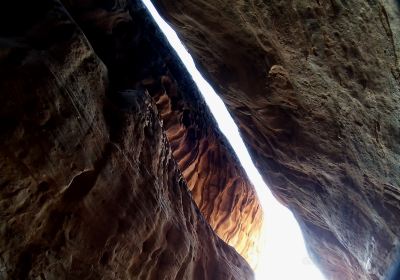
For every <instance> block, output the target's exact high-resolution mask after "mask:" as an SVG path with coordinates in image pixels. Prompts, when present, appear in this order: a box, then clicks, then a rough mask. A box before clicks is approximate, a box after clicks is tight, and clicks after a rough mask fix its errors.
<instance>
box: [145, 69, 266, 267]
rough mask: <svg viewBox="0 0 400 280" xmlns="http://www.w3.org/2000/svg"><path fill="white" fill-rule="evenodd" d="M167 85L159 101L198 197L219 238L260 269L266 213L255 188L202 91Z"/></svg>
mask: <svg viewBox="0 0 400 280" xmlns="http://www.w3.org/2000/svg"><path fill="white" fill-rule="evenodd" d="M162 84H163V86H162V88H161V90H157V91H156V92H155V94H154V95H153V98H154V99H155V100H156V101H157V107H158V108H159V112H160V114H161V117H162V119H163V123H164V128H165V130H166V134H167V137H168V140H169V142H170V144H171V148H172V151H173V155H174V158H175V160H177V162H178V164H179V168H180V170H181V171H182V174H183V176H184V177H185V179H186V180H187V183H188V187H189V188H190V190H191V192H192V196H193V199H194V200H195V202H196V204H197V206H198V207H199V208H200V211H201V213H202V214H203V216H204V217H205V219H206V220H207V221H208V222H209V224H210V225H211V226H212V228H213V229H214V231H215V232H216V233H217V234H218V236H220V237H221V238H222V240H224V241H225V242H227V243H228V244H229V245H231V246H233V247H234V248H235V249H236V250H237V251H238V252H239V253H240V254H241V255H242V256H243V257H244V258H245V259H246V260H247V261H248V262H250V264H251V265H253V266H254V265H256V263H257V257H258V255H259V252H258V250H259V246H258V245H259V234H260V230H261V225H262V209H261V207H260V205H259V202H258V199H257V197H256V194H255V191H254V189H253V187H252V185H251V184H250V183H249V181H248V180H247V176H246V174H245V173H244V172H243V170H242V168H241V166H240V165H239V163H238V160H237V159H236V158H235V157H234V156H233V155H234V152H233V151H231V149H230V147H229V144H227V143H226V140H225V138H223V137H221V136H220V132H218V131H217V124H215V123H214V121H213V120H212V119H211V118H210V113H209V112H208V110H204V109H205V107H204V106H205V105H204V104H203V101H202V100H201V99H200V98H199V95H198V94H197V92H196V91H195V93H196V94H188V93H190V92H193V91H191V90H186V89H183V90H181V91H178V86H177V84H176V82H175V81H172V80H171V78H169V77H166V76H165V77H163V78H162ZM148 87H149V86H148ZM149 88H150V90H151V89H152V87H149ZM210 124H211V125H210Z"/></svg>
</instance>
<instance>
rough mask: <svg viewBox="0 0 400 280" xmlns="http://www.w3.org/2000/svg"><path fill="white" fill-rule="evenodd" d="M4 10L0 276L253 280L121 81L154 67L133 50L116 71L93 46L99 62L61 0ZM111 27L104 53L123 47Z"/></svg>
mask: <svg viewBox="0 0 400 280" xmlns="http://www.w3.org/2000/svg"><path fill="white" fill-rule="evenodd" d="M3 4H4V5H3ZM3 4H2V5H3V6H2V9H1V12H0V23H1V24H0V37H1V40H0V47H1V49H0V76H1V78H0V92H1V95H0V102H1V104H2V110H1V112H0V131H1V133H0V145H1V147H0V186H1V188H0V213H1V223H0V224H1V227H0V228H1V230H0V248H1V255H0V278H2V279H39V278H40V279H252V278H253V273H252V271H251V269H250V267H249V266H248V264H247V263H246V261H245V260H244V259H243V258H242V257H241V256H240V255H239V254H238V253H237V252H236V251H235V250H234V249H233V248H232V247H230V246H228V245H227V244H226V243H225V242H223V241H222V240H221V239H219V238H218V237H217V236H216V234H215V233H214V231H213V230H212V228H211V227H210V226H209V224H208V222H207V221H206V220H205V219H204V218H203V216H202V215H201V213H200V211H199V210H198V208H197V207H196V205H195V202H194V201H193V199H192V196H191V194H190V191H189V189H188V187H187V184H186V181H185V179H184V178H183V176H182V175H181V172H180V170H179V167H178V165H177V164H176V162H175V160H174V158H173V155H172V152H171V150H170V145H169V142H168V140H167V138H166V136H165V134H164V130H163V127H162V123H161V122H160V121H159V115H158V112H157V109H156V106H155V104H153V101H152V99H151V97H150V96H149V95H148V93H147V91H145V90H144V89H142V88H136V89H135V88H134V87H133V86H132V85H131V84H130V83H132V82H133V83H134V82H135V81H140V78H141V75H142V76H144V75H147V74H146V73H150V72H151V71H153V72H154V71H155V69H157V67H153V66H152V65H153V64H156V62H155V61H152V60H151V59H150V60H149V61H146V59H149V56H147V55H146V53H145V52H143V53H142V54H140V53H133V54H131V57H130V59H131V60H130V61H129V63H132V62H136V64H134V65H133V71H131V72H124V71H125V70H127V71H128V70H130V69H132V66H130V65H124V64H123V63H120V61H124V58H123V57H122V56H123V55H124V53H122V52H116V53H112V54H108V55H109V56H107V55H106V54H105V53H101V51H102V50H101V49H100V50H99V51H100V54H101V55H102V58H104V62H105V63H103V61H102V60H101V59H100V58H99V56H98V55H97V53H96V52H95V50H94V49H93V48H92V45H91V44H90V43H89V41H88V39H89V40H90V39H94V40H96V39H99V38H101V37H94V36H93V37H92V38H91V37H90V36H86V34H85V33H84V32H83V31H82V30H84V29H85V28H84V27H83V28H82V29H81V28H80V26H78V25H77V23H76V21H74V20H73V19H72V18H71V14H74V12H76V11H74V10H73V5H72V3H71V2H68V3H67V1H66V3H65V6H63V5H62V4H61V3H60V2H58V1H52V0H45V1H39V2H33V1H11V2H8V3H3ZM81 4H82V5H83V6H84V5H88V6H86V7H80V8H81V9H85V8H88V7H89V5H90V4H93V2H92V3H90V2H89V1H81ZM115 5H117V4H115ZM106 6H107V5H106ZM65 7H67V8H68V9H71V10H70V12H71V14H70V13H68V12H67V10H66V9H65ZM113 8H114V7H113ZM117 8H118V7H117ZM120 8H123V6H121V7H120ZM102 12H103V13H106V10H104V9H103V10H102V9H100V10H97V13H92V14H91V15H92V16H97V15H99V14H101V13H102ZM86 15H87V16H88V14H86ZM113 15H114V16H115V17H114V19H115V21H116V22H118V21H120V22H127V21H125V19H126V18H128V19H129V17H130V16H129V11H128V9H126V10H125V11H124V10H122V11H120V12H118V13H115V14H113ZM88 18H90V17H89V16H88ZM99 18H100V19H101V17H99ZM99 22H100V23H103V24H104V25H103V27H107V26H112V24H111V25H110V21H103V22H101V21H99ZM128 22H129V21H128ZM124 26H126V25H124ZM130 26H131V27H135V26H136V25H135V24H134V23H132V22H131V25H130ZM136 27H137V26H136ZM111 30H112V31H113V32H115V33H113V32H111V33H108V35H109V37H107V38H108V39H110V40H109V41H103V42H104V43H110V45H107V46H104V49H103V50H104V51H105V50H107V48H114V49H116V50H118V47H119V45H118V44H120V43H123V42H122V41H119V40H113V38H115V37H113V36H114V35H115V34H116V33H117V32H119V31H120V30H121V29H115V30H113V29H111ZM93 32H96V30H93ZM99 34H103V30H99ZM126 39H127V42H128V41H130V40H132V39H131V38H126ZM143 43H144V44H146V42H143ZM94 44H95V42H94ZM140 58H142V60H140ZM150 58H151V57H150ZM118 59H120V60H118ZM125 59H126V57H125ZM135 59H136V60H135ZM124 66H126V68H123V67H124ZM146 66H147V67H148V69H147V68H146ZM118 67H122V68H118ZM117 69H119V71H121V72H120V73H125V75H119V74H118V72H117ZM146 71H147V72H146ZM129 75H131V76H130V78H131V79H129ZM124 88H128V89H129V90H122V89H124Z"/></svg>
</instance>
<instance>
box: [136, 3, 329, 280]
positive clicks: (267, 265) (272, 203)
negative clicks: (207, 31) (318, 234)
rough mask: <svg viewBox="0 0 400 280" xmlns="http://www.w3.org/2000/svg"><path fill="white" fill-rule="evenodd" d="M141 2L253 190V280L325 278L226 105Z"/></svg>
mask: <svg viewBox="0 0 400 280" xmlns="http://www.w3.org/2000/svg"><path fill="white" fill-rule="evenodd" d="M142 1H143V3H144V4H145V6H146V7H147V9H148V11H149V12H150V14H151V15H152V17H153V19H154V20H155V22H156V23H157V25H158V26H159V28H160V29H161V31H162V32H163V33H164V35H165V36H166V38H167V40H168V42H169V43H170V44H171V46H172V47H173V48H174V49H175V51H176V52H177V54H178V56H179V58H180V59H181V61H182V63H183V64H184V65H185V67H186V68H187V70H188V72H189V73H190V74H191V76H192V78H193V81H194V82H195V84H196V85H197V87H198V89H199V91H200V93H201V94H202V96H203V98H204V100H205V102H206V104H207V105H208V107H209V109H210V111H211V113H212V114H213V116H214V118H215V120H216V122H217V124H218V126H219V129H220V131H221V132H222V133H223V134H224V135H225V137H226V138H227V140H228V142H229V143H230V145H231V146H232V148H233V150H234V151H235V153H236V155H237V157H238V159H239V161H240V163H241V165H242V167H243V169H244V170H245V172H246V174H247V176H248V178H249V180H250V181H251V183H252V184H253V186H254V188H255V190H256V193H257V196H258V199H259V201H260V204H261V206H262V209H263V212H264V223H263V229H262V232H261V240H260V245H259V246H260V247H261V248H260V252H261V253H260V255H259V256H258V265H257V267H255V268H254V271H255V276H256V279H258V280H260V279H271V280H289V279H309V280H319V279H321V280H322V279H325V278H324V277H323V276H322V274H321V272H320V271H319V270H318V268H317V267H316V266H315V265H314V263H313V262H312V261H311V259H310V258H309V256H308V252H307V249H306V246H305V244H304V239H303V236H302V233H301V230H300V227H299V225H298V223H297V221H296V219H295V218H294V216H293V214H292V213H291V212H290V210H289V209H287V208H286V207H284V206H283V205H281V204H280V203H279V202H278V201H277V200H276V199H275V197H274V196H273V195H272V193H271V191H270V190H269V187H268V186H267V185H266V184H265V182H264V180H263V179H262V177H261V175H260V173H259V172H258V170H257V169H256V167H255V166H254V163H253V161H252V159H251V157H250V154H249V152H248V151H247V148H246V146H245V144H244V142H243V140H242V138H241V136H240V133H239V130H238V127H237V125H236V123H235V122H234V121H233V119H232V117H231V115H230V113H229V112H228V110H227V108H226V107H225V104H224V103H223V101H222V100H221V98H220V97H219V96H218V95H217V93H216V92H215V91H214V89H213V88H212V87H211V85H210V84H209V83H208V82H207V81H206V80H205V79H204V78H203V76H202V75H201V73H200V72H199V71H198V70H197V68H196V65H195V63H194V61H193V59H192V57H191V56H190V54H189V53H188V51H187V50H186V48H185V47H184V46H183V44H182V42H181V41H180V40H179V38H178V36H177V34H176V33H175V31H174V30H173V29H172V28H171V27H170V26H169V25H168V24H167V23H166V22H165V21H164V20H163V19H162V18H161V16H160V15H159V14H158V12H157V10H156V9H155V7H154V5H153V4H152V3H151V1H150V0H142Z"/></svg>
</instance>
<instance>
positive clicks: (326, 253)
mask: <svg viewBox="0 0 400 280" xmlns="http://www.w3.org/2000/svg"><path fill="white" fill-rule="evenodd" d="M155 2H156V3H157V6H158V8H159V10H161V11H162V13H163V15H164V17H165V18H166V19H167V20H168V21H169V22H170V23H171V24H172V26H173V27H174V28H175V30H176V31H177V32H178V34H179V35H180V37H181V38H182V40H183V41H184V42H185V44H186V46H187V47H188V49H189V50H190V52H191V54H192V55H193V56H194V58H195V60H196V61H197V63H198V65H199V67H201V68H202V69H203V72H204V74H205V75H206V76H207V77H208V79H209V80H210V81H211V82H212V83H213V85H214V87H215V88H216V90H217V92H219V93H220V94H221V97H222V98H223V99H224V101H225V103H226V104H227V106H228V107H229V109H230V112H231V113H232V115H233V116H234V118H235V120H236V122H237V123H238V125H239V127H240V130H241V133H242V135H243V137H244V139H245V142H246V144H247V146H248V147H249V149H250V151H251V154H252V156H253V158H254V159H255V161H256V165H257V167H258V168H259V170H260V171H261V172H262V174H263V176H264V178H265V180H266V181H267V183H268V184H269V185H270V186H271V188H272V190H273V192H274V193H275V194H276V196H277V197H278V198H279V199H280V200H281V201H282V202H283V203H284V204H286V205H287V206H288V207H290V209H292V211H293V212H294V213H295V215H296V216H297V218H298V220H299V222H300V224H301V227H302V229H303V232H304V234H305V238H306V240H307V242H308V246H309V248H310V250H311V252H312V254H313V255H314V259H315V260H316V261H317V262H318V263H319V265H320V267H321V268H322V269H323V270H324V272H325V274H326V275H327V276H328V277H329V278H330V279H374V280H375V279H382V278H383V275H384V274H385V272H386V270H387V268H388V266H389V265H390V263H391V262H392V261H393V258H394V254H395V252H396V251H397V250H396V248H398V246H399V245H398V243H399V236H400V206H399V205H400V175H399V174H400V142H399V139H400V121H399V115H400V70H399V56H400V48H399V42H400V40H399V38H400V31H399V26H400V24H399V18H400V16H399V10H398V9H399V8H398V6H396V5H395V1H391V0H388V1H377V0H371V1H358V0H352V1H339V0H333V1H304V0H295V1H283V0H280V1H259V0H251V1H242V0H235V1H226V0H217V1H211V2H210V1H203V0H200V1H186V0H184V1H172V0H158V1H155Z"/></svg>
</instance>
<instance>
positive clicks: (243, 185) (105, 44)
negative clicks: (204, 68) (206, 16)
mask: <svg viewBox="0 0 400 280" xmlns="http://www.w3.org/2000/svg"><path fill="white" fill-rule="evenodd" d="M124 5H125V6H126V7H125V8H121V7H124ZM67 6H68V7H69V11H70V12H71V13H72V16H73V17H74V19H75V20H76V21H77V22H78V23H79V25H80V27H81V28H82V29H83V30H84V33H85V35H86V36H87V37H88V38H89V40H90V42H91V43H92V46H93V48H94V49H95V51H96V52H97V53H98V54H99V55H100V57H101V58H102V59H103V61H105V63H106V65H107V66H108V67H109V69H110V76H111V77H112V78H113V80H114V81H116V82H114V84H113V85H112V86H113V87H117V88H121V87H122V88H126V87H139V88H145V89H148V90H149V92H150V93H151V95H152V96H153V98H154V100H155V101H156V102H157V106H158V109H159V112H160V115H161V118H162V120H163V123H164V129H165V130H166V135H167V137H168V140H169V142H170V144H171V149H172V151H173V155H174V158H175V160H176V161H177V162H178V164H179V168H180V170H181V172H182V173H183V176H184V178H185V179H186V181H187V183H188V186H189V188H190V189H191V191H192V195H193V198H194V200H195V202H196V204H197V205H198V207H199V208H200V211H201V213H202V214H203V216H204V217H205V218H206V220H207V221H208V223H209V224H210V225H211V227H212V228H213V229H214V230H215V232H216V233H217V234H218V236H219V237H221V238H222V239H223V240H224V241H225V242H227V243H228V244H229V245H231V246H233V247H234V248H235V249H236V250H237V251H238V252H239V253H240V254H241V255H242V256H244V257H245V258H246V260H248V261H250V262H251V263H252V264H254V263H255V260H254V257H256V255H257V250H258V247H257V246H256V243H257V241H258V237H259V232H260V227H261V221H262V213H261V209H260V207H259V203H258V201H257V199H256V195H255V192H254V190H253V187H252V185H251V184H250V182H249V181H248V179H247V177H246V175H245V174H244V172H243V170H242V168H241V167H240V164H239V163H238V160H237V159H236V157H234V156H233V153H232V152H231V151H230V149H229V148H228V145H227V143H226V140H225V138H223V137H221V135H220V132H219V130H218V128H217V125H216V123H215V121H214V119H213V117H212V116H211V113H210V112H209V110H208V108H207V106H206V105H205V103H204V101H203V100H202V99H201V98H200V94H199V92H198V91H197V88H196V87H195V86H194V85H193V82H192V81H191V78H190V75H189V74H188V73H187V71H186V70H185V69H183V66H182V65H181V63H180V61H179V60H178V58H177V57H176V56H175V54H174V51H173V50H172V49H171V48H170V47H169V45H168V44H167V42H166V40H165V39H164V37H163V35H162V34H161V33H160V31H159V30H158V28H157V27H156V26H155V24H154V23H153V20H152V19H151V17H150V16H149V15H148V14H147V10H146V9H144V6H143V4H141V2H140V1H137V2H132V3H131V4H130V5H129V4H128V3H126V2H124V1H122V2H121V3H119V4H118V5H117V4H114V6H112V8H110V7H109V5H108V6H107V5H101V6H100V7H99V5H93V4H92V5H89V4H86V6H85V4H82V3H81V2H80V1H68V4H67ZM127 9H128V10H129V13H127V11H126V10H127ZM137 26H139V27H140V28H138V27H137ZM143 61H145V62H144V63H143ZM148 61H150V62H151V64H150V65H149V64H148V63H147V64H146V62H148ZM143 65H144V66H143ZM115 83H117V85H115Z"/></svg>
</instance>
